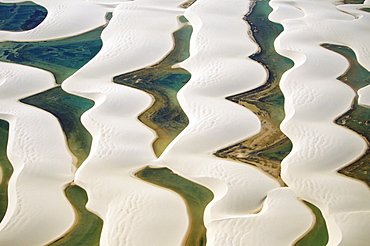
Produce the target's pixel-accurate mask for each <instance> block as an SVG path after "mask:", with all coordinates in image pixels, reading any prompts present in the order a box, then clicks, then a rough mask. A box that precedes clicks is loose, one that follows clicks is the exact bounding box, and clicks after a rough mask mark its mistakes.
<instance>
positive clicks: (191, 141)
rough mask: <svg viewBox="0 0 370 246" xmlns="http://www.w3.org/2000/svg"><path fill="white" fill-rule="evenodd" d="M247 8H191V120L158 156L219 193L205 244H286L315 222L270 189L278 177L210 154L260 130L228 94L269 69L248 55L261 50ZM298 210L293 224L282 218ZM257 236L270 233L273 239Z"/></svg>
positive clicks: (239, 4) (235, 4) (186, 95)
mask: <svg viewBox="0 0 370 246" xmlns="http://www.w3.org/2000/svg"><path fill="white" fill-rule="evenodd" d="M248 7H249V6H248V2H245V1H238V0H234V1H232V2H230V1H222V0H219V1H209V0H199V1H197V2H196V3H195V4H194V5H193V6H191V7H190V8H189V9H188V10H187V11H186V15H185V16H186V17H187V18H188V19H189V21H190V23H191V24H192V25H193V27H194V33H193V35H192V38H191V56H190V58H189V59H188V60H186V61H185V62H183V63H182V64H181V66H182V67H184V68H185V69H187V70H188V71H189V72H190V73H191V74H192V78H191V80H190V81H189V82H188V83H187V84H186V85H185V86H184V87H183V88H182V89H181V90H180V92H179V96H178V97H179V101H180V103H181V106H182V108H183V109H184V111H185V112H186V114H187V115H188V117H189V121H190V123H189V125H188V127H186V129H185V130H184V131H183V132H182V133H181V134H180V135H179V136H178V137H177V138H176V139H175V140H174V141H173V142H172V143H171V145H170V146H169V147H168V148H167V150H166V151H165V152H164V153H163V154H162V156H161V157H160V158H159V160H160V161H162V164H163V165H167V166H169V167H170V168H171V169H173V170H174V171H176V172H178V173H179V174H181V175H183V176H185V177H187V178H189V179H192V180H194V181H197V182H199V183H201V184H203V185H205V186H206V187H208V188H209V189H211V190H212V191H213V192H214V194H215V199H214V200H213V201H212V202H211V203H210V204H209V206H208V207H207V209H206V214H205V224H206V227H207V237H208V238H209V241H208V245H245V243H246V242H248V243H249V244H250V245H288V244H290V243H292V242H293V241H294V240H295V239H296V238H298V237H299V236H300V235H301V234H302V233H303V232H304V231H305V230H307V229H308V228H309V227H310V224H311V223H312V216H311V215H310V213H309V211H308V210H307V209H306V208H305V207H304V205H303V204H302V203H300V202H299V201H298V200H297V199H296V198H295V197H294V195H293V194H292V192H291V191H289V190H288V189H283V190H276V191H272V190H274V189H275V188H277V187H279V184H278V182H277V181H276V180H274V179H272V178H270V177H268V176H267V175H265V174H264V173H263V172H261V171H260V170H258V169H257V168H255V167H252V166H248V165H245V164H241V163H236V162H232V161H228V160H224V159H220V158H216V157H215V156H213V155H212V154H213V152H214V151H216V150H217V149H220V148H221V147H225V146H227V145H230V144H232V143H236V142H238V141H240V140H243V139H245V138H247V137H250V136H252V135H253V134H256V133H257V132H258V131H259V130H260V122H259V120H258V118H257V116H255V115H254V114H253V113H251V112H250V111H249V110H247V109H245V108H244V107H241V106H240V105H237V104H234V103H231V102H230V101H227V100H226V99H225V97H226V96H229V95H232V94H237V93H240V92H244V91H247V90H250V89H252V88H255V87H257V86H259V85H260V84H262V83H264V82H265V79H266V72H265V70H264V68H263V67H262V66H261V65H259V64H258V63H256V62H254V61H252V60H249V59H248V58H247V57H248V56H249V55H251V54H253V53H254V52H255V51H256V50H257V46H256V44H255V43H254V42H253V41H252V40H251V39H250V37H249V36H248V26H247V23H246V22H244V21H243V20H242V17H243V15H245V14H246V13H247V12H248ZM231 27H232V28H231ZM269 191H271V193H268V192H269ZM270 194H271V195H270ZM273 194H275V195H273ZM276 194H281V195H280V196H279V195H276ZM266 196H267V197H268V198H267V200H266V202H265V204H264V212H262V213H260V214H258V215H256V214H254V215H248V214H250V213H252V212H256V211H258V210H259V209H260V208H261V206H262V203H263V201H264V200H265V198H266ZM287 203H289V204H290V206H284V205H283V204H285V205H286V204H287ZM272 204H275V205H272ZM277 204H280V206H279V205H277ZM293 214H294V216H295V222H294V223H287V224H285V223H283V221H285V220H288V219H289V218H290V219H291V217H290V216H292V215H293ZM253 228H254V229H253ZM272 228H274V230H272ZM287 232H289V235H286V233H287ZM258 235H269V240H267V241H266V239H265V238H264V237H260V236H258ZM281 235H285V236H284V237H282V236H281ZM266 242H269V243H272V242H273V244H266Z"/></svg>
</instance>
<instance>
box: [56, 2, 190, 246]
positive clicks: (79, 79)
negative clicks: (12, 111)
mask: <svg viewBox="0 0 370 246" xmlns="http://www.w3.org/2000/svg"><path fill="white" fill-rule="evenodd" d="M180 3H181V1H154V2H153V1H135V2H127V3H122V4H120V5H119V6H117V8H115V10H114V12H113V18H112V19H111V21H110V23H109V25H108V26H107V27H106V29H105V30H104V31H103V33H102V40H103V47H102V49H101V51H100V52H99V53H98V54H97V55H96V56H95V57H94V58H93V59H92V60H91V61H90V62H89V63H87V64H86V65H85V66H84V67H83V68H82V69H80V70H79V71H78V72H77V73H75V74H74V75H73V76H71V77H70V78H69V79H67V80H66V81H65V82H64V83H63V89H65V90H66V91H68V92H70V93H73V94H77V95H80V96H83V97H87V98H90V99H92V100H94V101H95V103H96V104H95V106H94V107H93V108H92V109H91V110H89V111H88V112H86V113H85V114H84V115H83V117H82V121H83V123H84V125H85V126H86V128H87V129H88V130H89V131H90V132H91V134H92V136H93V144H92V148H91V153H90V155H89V157H88V158H87V160H86V161H85V162H84V163H83V165H82V166H81V168H80V169H79V170H78V171H77V173H76V177H75V182H76V183H77V184H79V185H81V186H82V187H83V188H85V189H86V191H87V193H88V196H89V202H88V205H87V207H88V208H89V209H91V210H93V211H94V212H96V213H97V214H98V215H99V216H101V218H102V219H103V220H104V226H103V232H102V237H101V245H135V246H137V245H171V246H172V245H180V244H181V242H182V240H183V238H184V236H185V234H186V231H187V227H188V217H187V211H186V206H185V203H184V202H183V200H182V199H181V198H180V196H178V195H177V194H175V193H174V192H170V191H168V190H165V189H161V188H158V187H155V186H153V185H150V184H148V183H146V182H143V181H140V180H139V179H136V178H135V177H133V173H134V172H136V171H138V170H139V169H140V168H142V167H144V166H146V165H148V164H149V163H150V162H151V161H153V160H154V159H156V156H155V154H154V152H153V149H152V145H151V144H152V142H153V141H154V139H155V134H154V132H153V131H151V130H150V129H149V128H148V127H146V126H145V125H143V124H142V123H141V122H139V120H138V119H137V117H138V115H139V114H141V112H142V111H143V110H145V109H146V108H147V107H149V106H150V105H151V103H152V98H151V97H150V96H149V95H148V94H146V93H144V92H142V91H139V90H135V89H133V88H130V87H126V86H122V85H118V84H114V83H113V82H112V79H113V77H114V76H117V75H119V74H123V73H126V72H129V71H132V70H136V69H139V68H143V67H146V66H148V65H153V64H155V63H157V62H158V61H159V60H160V59H161V58H162V57H163V56H164V55H165V54H167V53H168V52H169V51H170V50H171V49H172V47H173V40H172V33H173V32H174V31H175V30H176V29H178V27H179V26H178V25H179V24H178V20H177V17H178V16H179V15H181V14H182V12H183V10H182V9H180V8H177V5H179V4H180Z"/></svg>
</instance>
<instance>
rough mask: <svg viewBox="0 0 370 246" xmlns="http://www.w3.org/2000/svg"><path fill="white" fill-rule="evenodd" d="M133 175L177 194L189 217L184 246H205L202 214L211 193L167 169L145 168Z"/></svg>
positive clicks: (211, 196) (211, 195)
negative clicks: (186, 208) (182, 200)
mask: <svg viewBox="0 0 370 246" xmlns="http://www.w3.org/2000/svg"><path fill="white" fill-rule="evenodd" d="M135 175H136V176H137V177H139V178H140V179H142V180H145V181H148V182H150V183H152V184H155V185H158V186H161V187H164V188H166V189H170V190H172V191H174V192H176V193H178V194H179V195H180V196H181V197H182V198H183V199H184V201H185V203H186V205H187V207H188V214H189V217H190V228H189V231H188V235H187V236H186V241H185V242H184V245H186V246H204V245H206V241H207V239H206V228H205V227H204V223H203V214H204V209H205V207H206V206H207V204H208V203H209V202H210V201H212V199H213V193H212V192H211V191H210V190H208V189H207V188H205V187H203V186H201V185H199V184H196V183H194V182H191V181H189V180H187V179H185V178H183V177H181V176H179V175H177V174H175V173H174V172H172V171H171V170H170V169H168V168H151V167H146V168H144V169H142V170H140V171H139V172H137V173H136V174H135Z"/></svg>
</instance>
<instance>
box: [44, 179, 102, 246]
mask: <svg viewBox="0 0 370 246" xmlns="http://www.w3.org/2000/svg"><path fill="white" fill-rule="evenodd" d="M65 192H66V196H67V198H68V200H69V201H70V203H71V204H72V205H73V207H74V209H75V213H76V216H77V223H76V224H75V225H74V227H73V228H72V230H70V231H69V232H68V233H66V234H65V235H64V236H62V237H61V238H58V239H57V240H55V241H54V242H52V243H50V244H48V246H77V245H87V246H98V245H99V241H100V234H101V230H102V228H103V220H101V219H100V218H99V217H98V216H97V215H95V214H93V213H91V212H89V211H88V210H87V209H86V207H85V206H86V203H87V200H88V198H87V194H86V192H85V190H84V189H82V188H81V187H79V186H77V185H74V184H71V185H69V186H68V187H67V188H66V190H65Z"/></svg>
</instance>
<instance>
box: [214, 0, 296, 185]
mask: <svg viewBox="0 0 370 246" xmlns="http://www.w3.org/2000/svg"><path fill="white" fill-rule="evenodd" d="M271 11H272V8H271V7H270V6H269V1H267V0H257V1H255V2H254V5H253V7H252V9H251V11H250V12H249V13H248V14H247V15H246V16H245V20H246V21H247V22H248V23H249V25H250V26H251V35H252V36H253V38H254V39H255V41H256V42H257V43H258V45H259V47H260V50H259V51H258V52H257V53H255V54H253V55H251V56H250V58H251V59H253V60H255V61H257V62H258V63H260V64H261V65H262V66H264V67H265V68H266V70H267V71H268V79H267V81H266V83H265V84H263V85H262V86H259V87H257V88H256V89H253V90H250V91H247V92H244V93H241V94H238V95H233V96H230V97H227V99H228V100H230V101H233V102H235V103H238V104H241V105H243V106H244V107H246V108H248V109H249V110H251V111H252V112H253V113H254V114H256V115H257V116H258V117H259V119H260V121H261V125H262V129H261V131H260V132H259V133H258V134H257V135H255V136H253V137H251V138H249V139H246V140H244V141H242V142H240V143H237V144H234V145H232V146H229V147H227V148H224V149H221V150H218V151H217V152H216V153H215V155H216V156H218V157H222V158H230V159H233V160H237V161H240V162H243V163H246V164H251V165H254V166H256V167H258V168H260V169H261V170H263V171H265V172H266V173H268V174H269V175H271V176H273V177H275V178H276V179H277V180H278V181H279V182H280V183H281V184H282V185H284V182H283V181H282V180H281V178H280V163H281V161H282V159H284V158H285V156H286V155H287V154H288V153H289V152H290V150H291V148H292V144H291V142H290V140H289V139H288V138H287V137H286V136H285V135H284V134H283V133H282V132H281V131H280V128H279V127H280V123H281V122H282V120H283V119H284V116H285V114H284V96H283V94H282V92H281V90H280V87H279V83H280V79H281V76H282V74H283V73H284V72H285V71H287V70H288V69H289V68H291V67H292V66H293V62H292V61H291V60H290V59H288V58H286V57H283V56H281V55H279V54H278V53H276V51H275V48H274V40H275V39H276V37H277V36H278V35H279V34H280V33H281V32H282V31H283V27H282V26H281V25H280V24H277V23H274V22H271V21H270V20H269V19H268V15H269V14H270V13H271Z"/></svg>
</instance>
